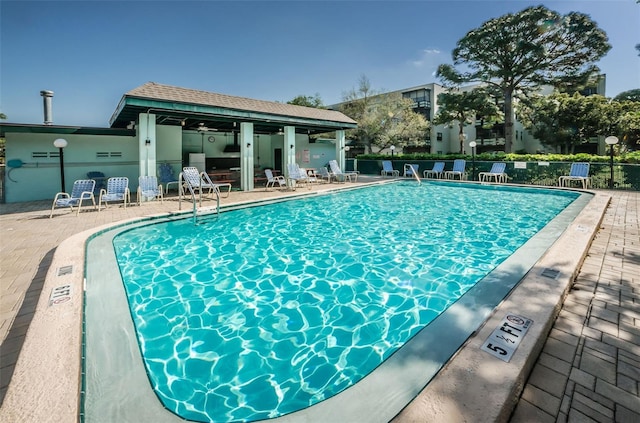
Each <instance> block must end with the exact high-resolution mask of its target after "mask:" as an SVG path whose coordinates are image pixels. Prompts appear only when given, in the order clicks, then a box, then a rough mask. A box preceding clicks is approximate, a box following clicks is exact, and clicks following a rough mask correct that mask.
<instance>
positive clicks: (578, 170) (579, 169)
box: [558, 163, 591, 189]
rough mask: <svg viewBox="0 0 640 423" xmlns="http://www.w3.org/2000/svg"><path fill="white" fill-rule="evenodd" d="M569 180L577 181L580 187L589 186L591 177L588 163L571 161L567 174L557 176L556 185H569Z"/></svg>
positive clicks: (585, 187)
mask: <svg viewBox="0 0 640 423" xmlns="http://www.w3.org/2000/svg"><path fill="white" fill-rule="evenodd" d="M571 181H579V182H581V183H582V188H583V189H587V188H589V187H590V186H591V178H589V163H572V164H571V170H570V171H569V175H565V176H561V177H559V178H558V185H560V186H561V187H563V186H569V183H570V182H571Z"/></svg>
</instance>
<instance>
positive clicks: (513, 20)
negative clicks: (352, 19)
mask: <svg viewBox="0 0 640 423" xmlns="http://www.w3.org/2000/svg"><path fill="white" fill-rule="evenodd" d="M610 49H611V45H610V44H609V42H608V38H607V35H606V33H605V32H604V31H602V30H601V29H599V28H598V26H597V24H596V23H595V22H594V21H592V20H591V18H590V17H589V16H588V15H585V14H582V13H578V12H570V13H568V14H566V15H564V16H563V15H561V14H559V13H557V12H555V11H552V10H549V9H547V8H546V7H544V6H535V7H529V8H527V9H524V10H522V11H520V12H518V13H514V14H506V15H504V16H501V17H499V18H495V19H491V20H489V21H487V22H485V23H483V24H482V26H480V28H477V29H473V30H471V31H469V32H468V33H467V34H466V35H465V36H464V37H463V38H462V39H461V40H459V41H458V43H457V45H456V47H455V49H454V50H453V52H452V58H453V65H449V64H443V65H440V66H439V67H438V73H437V74H438V77H440V78H441V79H442V80H443V81H444V82H445V85H447V84H448V85H454V86H456V85H460V84H463V83H470V82H484V83H486V84H489V85H493V86H495V87H497V88H498V89H499V90H500V91H501V93H502V95H503V96H504V115H505V151H506V152H507V153H509V152H511V147H512V144H513V136H514V131H513V122H514V104H513V101H514V96H515V95H516V94H522V95H527V94H528V93H530V92H531V91H532V90H535V89H537V88H538V87H540V86H542V85H551V86H554V87H557V88H564V89H568V88H573V90H575V89H577V88H578V87H582V86H584V85H586V84H587V83H588V82H589V81H590V78H594V77H595V76H596V75H597V74H598V72H599V69H598V68H597V67H596V66H595V63H596V62H597V61H598V60H599V59H600V58H601V57H603V56H604V55H605V54H606V53H607V52H608V51H609V50H610ZM455 66H459V67H460V68H461V70H459V69H456V67H455Z"/></svg>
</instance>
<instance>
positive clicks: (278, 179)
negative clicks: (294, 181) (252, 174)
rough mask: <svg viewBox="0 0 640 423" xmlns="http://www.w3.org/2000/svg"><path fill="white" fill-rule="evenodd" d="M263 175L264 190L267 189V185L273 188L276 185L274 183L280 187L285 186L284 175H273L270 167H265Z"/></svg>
mask: <svg viewBox="0 0 640 423" xmlns="http://www.w3.org/2000/svg"><path fill="white" fill-rule="evenodd" d="M264 176H265V177H266V178H267V183H266V185H265V191H269V187H272V188H273V187H275V186H276V184H278V186H279V187H280V188H282V187H285V188H286V187H287V180H286V179H284V176H282V175H278V176H274V175H273V171H272V170H271V169H265V170H264Z"/></svg>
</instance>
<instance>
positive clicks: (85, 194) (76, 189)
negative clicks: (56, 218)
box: [49, 179, 96, 219]
mask: <svg viewBox="0 0 640 423" xmlns="http://www.w3.org/2000/svg"><path fill="white" fill-rule="evenodd" d="M95 186H96V181H94V180H93V179H78V180H77V181H75V182H74V183H73V188H72V189H71V194H67V193H66V192H59V193H57V194H56V196H55V197H54V198H53V204H52V205H51V214H50V215H49V219H51V217H53V209H55V208H56V207H69V208H71V211H72V212H73V207H74V206H78V209H77V211H76V216H78V215H79V214H80V209H81V208H82V201H84V200H91V202H92V203H93V207H94V208H95V207H96V199H95V196H94V195H93V190H94V188H95Z"/></svg>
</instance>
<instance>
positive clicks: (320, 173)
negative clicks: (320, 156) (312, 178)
mask: <svg viewBox="0 0 640 423" xmlns="http://www.w3.org/2000/svg"><path fill="white" fill-rule="evenodd" d="M316 177H317V178H318V181H319V182H324V181H325V180H326V181H327V183H331V173H329V170H328V169H327V168H326V167H324V166H320V167H319V168H318V169H317V172H316Z"/></svg>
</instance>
